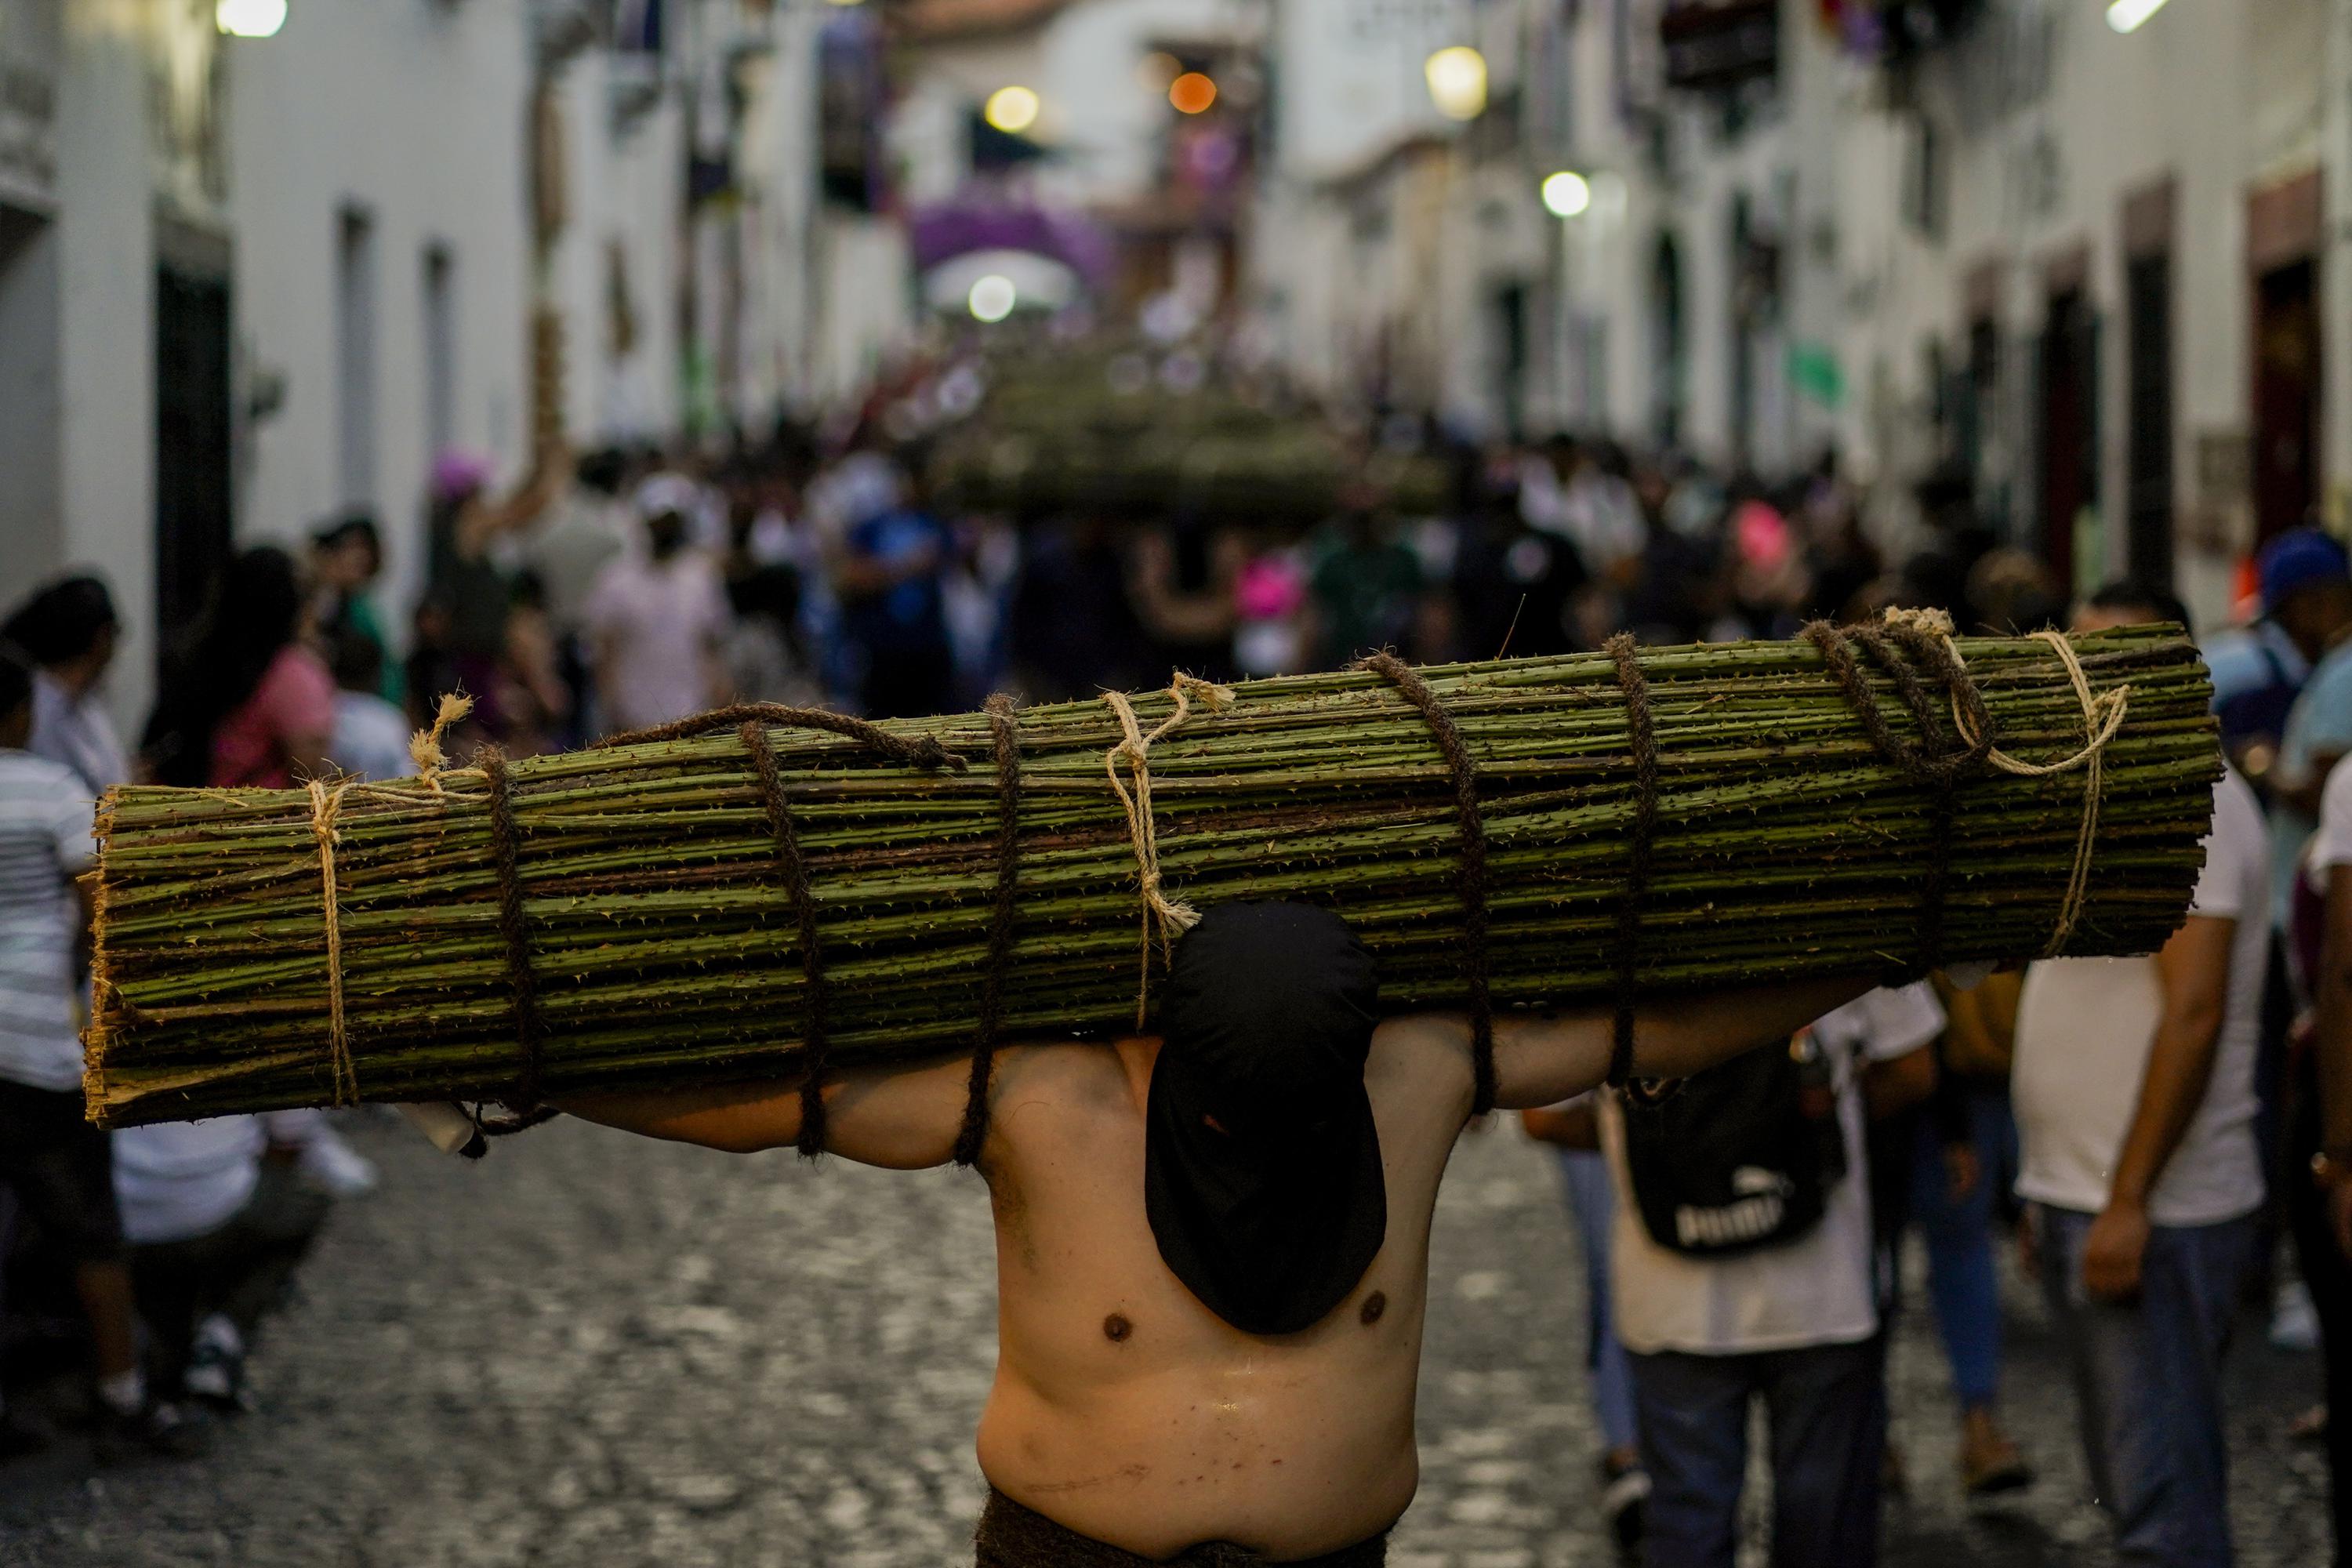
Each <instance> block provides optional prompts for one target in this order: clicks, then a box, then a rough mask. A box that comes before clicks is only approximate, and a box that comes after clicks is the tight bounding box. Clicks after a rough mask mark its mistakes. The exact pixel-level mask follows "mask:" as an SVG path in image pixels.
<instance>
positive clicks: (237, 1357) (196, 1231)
mask: <svg viewBox="0 0 2352 1568" xmlns="http://www.w3.org/2000/svg"><path fill="white" fill-rule="evenodd" d="M325 1131H326V1128H325V1124H324V1123H323V1122H322V1121H320V1119H319V1118H318V1117H317V1116H316V1115H315V1114H313V1113H307V1112H302V1111H288V1112H283V1113H279V1114H276V1115H271V1116H216V1117H212V1118H210V1119H208V1120H205V1121H166V1122H159V1123H157V1124H156V1125H154V1126H151V1127H132V1128H127V1129H125V1130H124V1131H121V1132H119V1133H117V1134H115V1150H114V1190H115V1194H116V1196H117V1198H118V1199H119V1201H120V1203H121V1210H122V1229H123V1234H124V1235H125V1237H128V1239H129V1240H130V1243H131V1277H132V1279H133V1280H134V1281H135V1282H136V1284H137V1287H138V1297H139V1311H140V1316H141V1317H142V1318H143V1319H144V1320H145V1321H146V1324H147V1331H148V1341H149V1342H148V1359H149V1363H150V1372H151V1374H152V1379H153V1382H154V1384H155V1385H156V1387H157V1389H158V1391H159V1392H160V1393H161V1394H163V1395H164V1396H165V1397H167V1398H179V1397H183V1396H187V1397H193V1398H195V1399H200V1400H203V1401H205V1403H207V1404H211V1405H218V1406H221V1407H223V1408H226V1409H234V1408H236V1407H237V1406H238V1405H240V1404H241V1403H242V1400H243V1397H244V1385H245V1358H246V1355H247V1352H249V1351H250V1350H251V1348H252V1345H253V1341H254V1337H255V1334H256V1332H257V1331H258V1329H259V1327H260V1324H261V1320H262V1318H263V1316H264V1315H265V1314H266V1313H268V1311H269V1310H271V1309H273V1308H274V1307H276V1306H277V1305H278V1302H279V1301H280V1300H282V1299H283V1298H284V1296H285V1293H286V1288H287V1285H288V1283H289V1281H290V1280H291V1279H292V1278H293V1274H294V1270H295V1268H296V1267H297V1266H298V1265H299V1263H300V1262H301V1261H302V1258H304V1256H305V1255H306V1254H308V1253H309V1251H310V1244H311V1242H312V1240H313V1239H315V1238H316V1237H317V1236H318V1234H319V1227H320V1225H321V1224H323V1223H324V1222H325V1220H326V1217H327V1210H328V1208H329V1206H330V1199H329V1197H328V1195H327V1194H326V1193H325V1191H324V1190H322V1189H321V1187H320V1185H319V1184H317V1183H315V1182H310V1181H305V1180H303V1179H302V1178H301V1176H300V1174H299V1164H298V1163H297V1161H296V1159H295V1158H293V1157H291V1156H295V1155H298V1154H299V1151H300V1149H301V1148H302V1146H303V1145H304V1144H305V1143H306V1142H308V1141H309V1140H310V1139H311V1138H313V1137H315V1136H317V1135H319V1134H320V1133H323V1132H325ZM272 1151H277V1152H278V1154H279V1157H278V1158H274V1159H271V1158H265V1156H266V1155H268V1154H270V1153H271V1152H272Z"/></svg>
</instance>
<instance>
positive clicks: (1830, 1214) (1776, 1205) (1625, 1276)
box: [1601, 985, 1944, 1568]
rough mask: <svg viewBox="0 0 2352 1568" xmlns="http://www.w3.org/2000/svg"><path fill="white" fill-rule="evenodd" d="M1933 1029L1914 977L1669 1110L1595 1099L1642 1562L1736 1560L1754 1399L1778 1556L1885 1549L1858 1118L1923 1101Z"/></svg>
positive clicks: (1880, 1383) (1938, 1017) (1844, 1560)
mask: <svg viewBox="0 0 2352 1568" xmlns="http://www.w3.org/2000/svg"><path fill="white" fill-rule="evenodd" d="M1943 1027H1944V1014H1943V1010H1942V1009H1941V1008H1940V1007H1938V1006H1937V1005H1936V999H1935V996H1934V994H1933V993H1931V992H1930V991H1928V990H1927V987H1925V986H1923V985H1912V986H1906V987H1903V988H1901V989H1895V990H1878V991H1873V992H1869V993H1867V994H1864V995H1863V996H1861V997H1859V998H1857V999H1856V1000H1855V1001H1853V1002H1851V1003H1848V1004H1847V1005H1844V1006H1843V1007H1840V1008H1838V1009H1837V1010H1836V1011H1834V1012H1832V1013H1830V1014H1828V1015H1826V1016H1823V1017H1822V1018H1820V1019H1819V1020H1817V1021H1816V1022H1814V1023H1813V1024H1812V1025H1811V1026H1810V1027H1809V1028H1807V1029H1806V1030H1804V1031H1802V1032H1801V1034H1800V1035H1799V1036H1798V1037H1797V1038H1796V1039H1795V1040H1794V1041H1793V1042H1791V1045H1790V1047H1789V1048H1788V1049H1786V1050H1779V1051H1775V1050H1758V1051H1755V1052H1752V1053H1750V1054H1749V1055H1748V1056H1747V1057H1745V1058H1738V1059H1736V1060H1734V1061H1733V1062H1731V1063H1729V1064H1727V1065H1726V1066H1725V1067H1722V1068H1714V1069H1712V1070H1711V1072H1710V1073H1708V1074H1705V1075H1701V1076H1700V1077H1699V1078H1695V1079H1690V1080H1688V1081H1687V1082H1686V1083H1685V1086H1684V1087H1683V1089H1682V1090H1681V1092H1680V1093H1679V1094H1677V1095H1676V1096H1675V1097H1674V1098H1673V1099H1670V1100H1666V1101H1665V1102H1664V1104H1663V1105H1660V1106H1657V1107H1650V1106H1644V1105H1632V1106H1629V1105H1627V1104H1625V1103H1624V1100H1623V1097H1622V1096H1621V1095H1617V1094H1611V1095H1608V1096H1605V1097H1603V1099H1602V1100H1601V1138H1602V1142H1603V1144H1604V1146H1605V1147H1606V1148H1607V1150H1608V1152H1609V1159H1610V1167H1611V1173H1612V1176H1613V1178H1614V1181H1615V1190H1616V1194H1617V1197H1616V1222H1615V1228H1614V1231H1613V1233H1612V1241H1611V1249H1610V1268H1611V1270H1612V1276H1613V1279H1614V1285H1615V1307H1616V1314H1615V1322H1616V1324H1617V1332H1618V1334H1619V1336H1620V1337H1621V1338H1622V1340H1623V1341H1624V1342H1625V1347H1626V1349H1627V1350H1628V1351H1630V1352H1633V1394H1634V1405H1635V1423H1636V1426H1637V1427H1638V1429H1639V1432H1640V1441H1641V1448H1642V1460H1643V1468H1645V1469H1646V1470H1647V1471H1648V1473H1649V1478H1650V1488H1651V1490H1650V1500H1649V1505H1648V1515H1647V1519H1646V1521H1645V1533H1644V1536H1643V1552H1644V1561H1645V1562H1647V1563H1650V1564H1652V1568H1731V1564H1732V1563H1733V1561H1734V1558H1735V1556H1736V1554H1737V1549H1738V1542H1739V1500H1740V1494H1741V1492H1742V1491H1743V1490H1744V1489H1745V1488H1746V1485H1747V1479H1748V1407H1749V1405H1750V1403H1751V1402H1752V1401H1755V1400H1758V1399H1760V1400H1761V1401H1762V1402H1763V1405H1764V1409H1765V1415H1766V1418H1767V1426H1768V1430H1769V1444H1770V1460H1771V1469H1772V1561H1773V1562H1774V1563H1780V1564H1785V1565H1787V1568H1801V1565H1803V1568H1810V1565H1812V1564H1817V1563H1818V1564H1827V1563H1835V1564H1837V1565H1838V1568H1871V1564H1873V1563H1875V1562H1877V1560H1878V1523H1879V1519H1878V1516H1879V1499H1880V1488H1881V1465H1882V1462H1883V1460H1884V1457H1885V1434H1886V1402H1885V1360H1884V1352H1883V1351H1882V1349H1881V1347H1880V1345H1879V1343H1878V1334H1879V1320H1878V1310H1877V1293H1876V1290H1875V1289H1874V1273H1873V1255H1872V1247H1871V1218H1870V1197H1869V1192H1868V1188H1867V1185H1866V1180H1865V1174H1864V1173H1865V1169H1866V1167H1865V1159H1866V1155H1865V1147H1864V1121H1865V1119H1866V1116H1867V1115H1869V1114H1873V1113H1875V1114H1885V1113H1887V1112H1889V1111H1892V1110H1898V1109H1901V1108H1902V1107H1903V1106H1905V1105H1906V1104H1908V1103H1916V1100H1918V1099H1919V1098H1921V1097H1922V1096H1924V1094H1925V1093H1926V1092H1927V1088H1928V1087H1929V1085H1930V1082H1931V1075H1932V1065H1931V1062H1930V1058H1928V1057H1927V1054H1926V1047H1927V1045H1928V1044H1929V1042H1931V1041H1932V1040H1934V1039H1935V1037H1936V1036H1937V1033H1938V1032H1940V1031H1941V1030H1942V1028H1943Z"/></svg>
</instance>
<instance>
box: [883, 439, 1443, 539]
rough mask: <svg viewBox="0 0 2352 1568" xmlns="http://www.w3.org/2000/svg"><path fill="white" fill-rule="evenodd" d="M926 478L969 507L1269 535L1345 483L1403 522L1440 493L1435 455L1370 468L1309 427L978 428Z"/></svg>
mask: <svg viewBox="0 0 2352 1568" xmlns="http://www.w3.org/2000/svg"><path fill="white" fill-rule="evenodd" d="M929 471H930V475H931V479H932V482H933V484H934V485H936V486H937V487H938V489H939V490H940V494H941V495H942V496H943V497H944V498H946V499H947V500H950V501H951V502H953V503H954V504H956V505H958V506H961V507H966V508H977V509H982V510H1000V511H1010V512H1022V511H1034V512H1046V513H1052V512H1070V511H1078V512H1092V513H1096V514H1098V515H1103V516H1109V517H1154V516H1161V515H1165V514H1167V513H1169V512H1171V511H1187V510H1189V511H1192V512H1195V513H1197V514H1199V515H1201V516H1203V517H1213V518H1216V519H1218V520H1220V521H1225V522H1231V523H1240V524H1248V525H1252V526H1257V527H1267V528H1291V529H1297V528H1305V527H1309V526H1311V525H1313V524H1314V523H1316V522H1318V521H1322V520H1323V519H1325V518H1327V517H1328V516H1330V515H1331V514H1332V512H1333V511H1335V510H1338V509H1339V504H1340V500H1341V493H1342V491H1343V489H1346V488H1348V487H1350V486H1356V485H1366V486H1369V487H1370V489H1372V490H1373V491H1374V492H1375V493H1377V494H1378V495H1379V496H1380V497H1381V500H1383V502H1384V503H1385V504H1387V505H1389V506H1391V507H1393V508H1395V509H1396V510H1401V511H1404V512H1408V513H1422V512H1429V511H1433V510H1437V509H1438V508H1439V507H1440V506H1442V505H1443V504H1444V495H1445V474H1444V468H1443V466H1442V465H1441V464H1439V463H1438V462H1437V461H1436V460H1434V459H1433V458H1402V457H1386V456H1383V457H1380V458H1374V459H1372V460H1370V461H1369V462H1367V461H1366V460H1364V459H1362V458H1360V457H1357V456H1355V455H1353V454H1351V453H1350V452H1349V450H1348V449H1347V448H1346V447H1345V446H1344V445H1343V444H1342V443H1341V442H1339V440H1337V439H1336V438H1334V437H1331V436H1330V435H1329V434H1328V433H1327V432H1324V431H1321V430H1319V429H1315V428H1309V427H1304V426H1301V427H1295V428H1276V429H1267V430H1256V431H1247V432H1240V433H1202V434H1190V433H1182V432H1175V431H1159V432H1153V433H1150V434H1147V435H1142V436H1138V437H1132V438H1119V439H1112V438H1107V437H1093V436H1088V435H1086V434H1084V433H1079V432H1062V433H1058V434H1055V435H1051V436H1045V435H1035V434H1031V433H1027V432H1001V431H993V430H975V431H971V432H967V433H963V434H961V435H959V436H957V437H953V438H951V439H950V441H949V442H947V443H946V444H945V445H944V447H942V449H941V451H940V453H939V454H938V455H937V456H936V457H935V458H934V459H933V461H932V463H931V465H930V470H929Z"/></svg>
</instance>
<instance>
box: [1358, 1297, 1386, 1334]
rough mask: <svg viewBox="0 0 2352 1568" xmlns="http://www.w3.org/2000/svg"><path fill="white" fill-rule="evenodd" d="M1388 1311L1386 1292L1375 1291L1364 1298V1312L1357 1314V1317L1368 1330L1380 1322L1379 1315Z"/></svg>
mask: <svg viewBox="0 0 2352 1568" xmlns="http://www.w3.org/2000/svg"><path fill="white" fill-rule="evenodd" d="M1387 1310H1389V1296H1388V1292H1387V1291H1385V1290H1375V1291H1373V1292H1372V1293H1371V1294H1370V1295H1369V1296H1367V1297H1365V1298H1364V1310H1362V1311H1361V1312H1359V1313H1358V1314H1357V1316H1358V1317H1359V1318H1360V1319H1362V1320H1363V1324H1364V1327H1366V1328H1368V1329H1369V1328H1370V1327H1371V1326H1372V1325H1373V1324H1374V1323H1377V1322H1379V1321H1381V1313H1382V1312H1385V1311H1387Z"/></svg>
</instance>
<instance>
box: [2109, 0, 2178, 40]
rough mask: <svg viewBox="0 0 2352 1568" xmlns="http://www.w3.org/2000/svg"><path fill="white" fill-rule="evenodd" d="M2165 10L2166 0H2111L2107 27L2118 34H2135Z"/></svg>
mask: <svg viewBox="0 0 2352 1568" xmlns="http://www.w3.org/2000/svg"><path fill="white" fill-rule="evenodd" d="M2163 9H2164V0H2110V3H2109V5H2108V6H2107V26H2110V27H2113V28H2114V29H2115V30H2116V32H2118V33H2129V32H2133V31H2136V30H2137V28H2138V26H2139V25H2140V24H2141V23H2142V22H2145V21H2147V19H2148V18H2149V17H2150V16H2155V15H2156V14H2157V13H2158V11H2161V10H2163Z"/></svg>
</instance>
